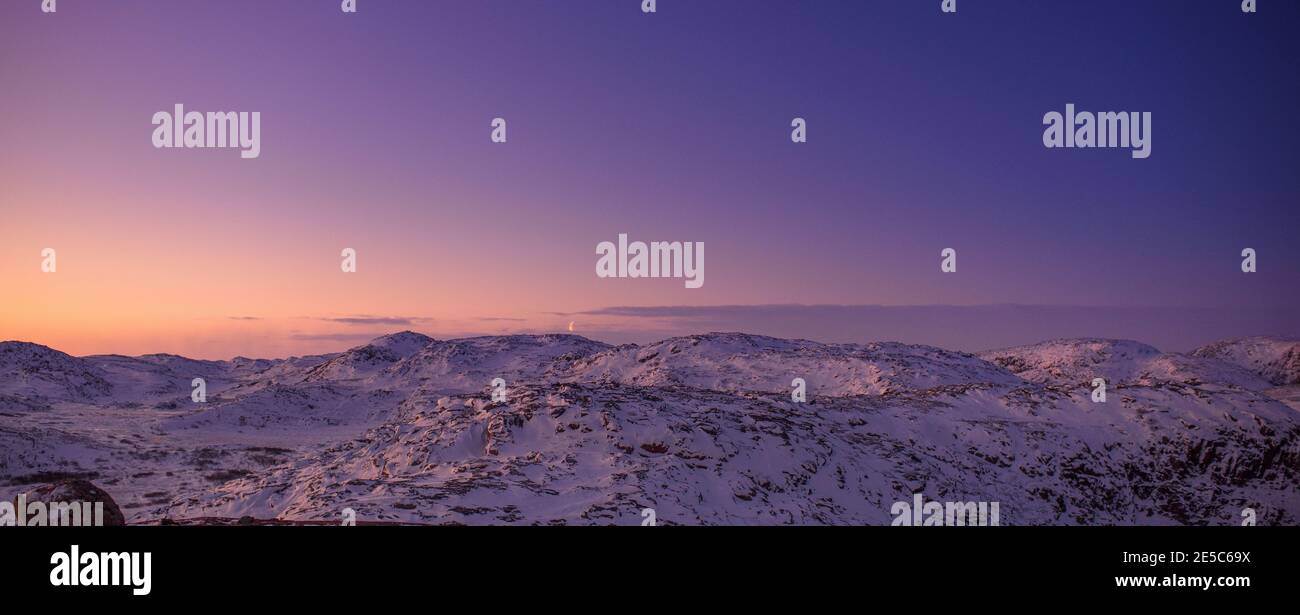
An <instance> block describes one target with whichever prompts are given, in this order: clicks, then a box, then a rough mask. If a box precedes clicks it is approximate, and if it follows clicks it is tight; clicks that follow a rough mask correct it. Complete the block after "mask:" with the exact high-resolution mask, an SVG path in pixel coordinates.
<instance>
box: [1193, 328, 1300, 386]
mask: <svg viewBox="0 0 1300 615" xmlns="http://www.w3.org/2000/svg"><path fill="white" fill-rule="evenodd" d="M1192 354H1193V355H1195V356H1198V357H1209V358H1214V359H1220V360H1223V361H1226V362H1228V363H1232V364H1234V365H1237V366H1240V367H1243V368H1246V369H1248V370H1250V371H1252V372H1254V373H1256V374H1258V375H1259V376H1260V377H1262V378H1264V379H1265V380H1267V381H1269V382H1270V383H1272V384H1275V385H1277V386H1286V385H1300V340H1296V339H1278V338H1271V337H1246V338H1238V339H1232V340H1224V341H1221V342H1216V343H1213V344H1210V345H1208V346H1203V347H1201V348H1198V349H1196V351H1195V352H1193V353H1192Z"/></svg>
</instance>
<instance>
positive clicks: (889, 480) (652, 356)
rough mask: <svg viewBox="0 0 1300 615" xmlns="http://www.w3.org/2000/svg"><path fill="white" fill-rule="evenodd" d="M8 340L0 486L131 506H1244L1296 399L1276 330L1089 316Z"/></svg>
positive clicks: (875, 514)
mask: <svg viewBox="0 0 1300 615" xmlns="http://www.w3.org/2000/svg"><path fill="white" fill-rule="evenodd" d="M1225 344H1231V343H1225ZM10 347H12V348H14V350H13V351H11V352H9V353H4V352H0V370H4V371H3V373H4V374H6V375H8V374H23V377H22V378H21V379H16V378H15V379H10V378H9V377H6V380H5V381H4V383H3V385H0V394H4V395H6V396H7V397H6V399H8V400H10V401H9V402H6V403H7V405H5V406H3V407H0V485H3V484H4V483H10V484H11V486H10V487H9V489H11V490H17V489H21V488H23V487H24V486H28V485H30V484H31V483H34V482H37V481H39V480H42V479H48V478H49V477H51V476H61V475H75V476H81V477H88V478H91V479H92V480H95V481H96V482H97V484H100V486H102V487H104V488H105V489H106V490H107V491H108V492H109V493H111V494H112V495H113V497H114V498H115V499H116V500H117V501H118V502H119V504H121V505H122V508H123V510H124V511H125V512H126V514H127V516H128V519H129V520H131V521H133V522H145V521H150V520H153V521H156V520H159V519H162V518H178V519H179V518H200V517H243V516H253V517H257V518H280V519H299V520H333V519H338V518H339V515H340V514H341V511H342V509H344V508H352V509H354V510H356V511H357V514H358V518H360V519H363V520H386V521H404V522H420V523H472V524H485V523H513V524H534V523H537V524H553V523H577V524H605V523H614V524H639V523H640V522H641V520H642V517H641V511H642V509H643V508H653V509H655V511H656V517H657V520H658V522H659V523H661V524H682V525H690V524H774V523H798V524H883V523H889V522H890V521H891V518H892V517H891V514H890V507H891V505H892V504H893V503H894V502H897V501H910V500H911V498H912V494H914V493H920V494H923V495H924V497H925V498H926V499H927V500H931V501H961V502H966V501H986V502H999V503H1000V516H1001V522H1002V523H1003V524H1125V525H1127V524H1180V523H1187V524H1232V523H1236V522H1237V521H1238V520H1239V518H1240V512H1241V510H1242V509H1243V508H1247V507H1249V508H1254V509H1255V510H1256V511H1257V513H1258V515H1259V521H1260V523H1265V524H1278V523H1285V524H1295V523H1297V522H1300V489H1297V485H1300V413H1297V411H1296V410H1294V409H1292V408H1290V407H1288V406H1287V405H1286V404H1284V403H1282V402H1280V401H1278V400H1277V399H1274V398H1273V397H1270V395H1269V394H1267V393H1268V392H1269V391H1268V390H1269V389H1270V387H1272V386H1273V385H1272V384H1270V382H1269V380H1270V379H1271V377H1265V374H1269V373H1272V372H1270V371H1268V370H1270V369H1272V368H1271V367H1269V366H1271V365H1274V364H1277V363H1278V362H1277V358H1276V357H1282V356H1285V352H1283V353H1281V354H1278V353H1275V352H1273V351H1271V350H1270V351H1269V352H1270V353H1273V354H1268V355H1267V356H1269V357H1274V358H1273V359H1269V360H1266V361H1262V362H1261V363H1260V365H1263V367H1256V366H1255V364H1252V363H1247V364H1246V366H1245V367H1243V366H1242V365H1241V363H1242V361H1241V360H1226V359H1231V358H1235V357H1238V356H1245V357H1251V356H1258V355H1259V353H1258V352H1256V353H1255V354H1250V353H1248V352H1244V351H1242V352H1240V353H1236V352H1235V351H1231V352H1230V351H1215V352H1213V353H1211V352H1201V351H1198V352H1197V353H1195V355H1177V354H1165V353H1161V352H1159V351H1158V350H1156V349H1154V348H1152V347H1150V346H1146V345H1143V344H1140V343H1137V342H1127V341H1113V340H1096V339H1082V340H1055V341H1051V342H1044V343H1042V344H1035V345H1031V346H1025V347H1021V348H1012V349H1005V350H999V351H991V352H987V353H982V354H981V355H978V356H976V355H970V354H964V353H957V352H950V351H946V350H942V349H939V348H933V347H927V346H915V345H907V344H898V343H873V344H821V343H817V342H810V341H803V340H782V339H775V338H768V337H761V336H753V335H746V334H740V333H714V334H706V335H693V336H687V337H681V338H673V339H669V340H664V341H662V342H658V343H656V344H650V345H646V346H618V347H610V346H608V345H605V344H601V343H599V342H594V341H591V340H587V339H585V338H581V337H577V336H573V335H543V336H504V337H481V338H470V339H462V340H446V341H443V340H435V339H431V338H428V337H425V336H422V335H419V334H415V333H409V332H403V333H398V334H394V335H389V336H384V337H382V338H378V339H376V340H374V341H372V342H370V343H368V344H364V345H362V346H358V347H356V348H352V349H350V350H347V351H345V352H342V353H338V354H332V355H322V356H316V357H300V358H292V359H284V360H252V359H242V358H241V359H236V360H234V361H230V362H210V361H191V360H188V359H183V358H181V357H170V356H160V355H151V356H148V357H137V358H128V357H87V358H84V359H77V358H73V357H69V356H67V355H64V354H62V353H58V352H56V351H53V350H50V349H48V348H43V347H39V346H35V345H31V344H25V345H16V344H15V343H6V344H5V345H3V346H0V348H10ZM1229 347H1232V348H1235V346H1229ZM1251 347H1252V348H1254V347H1269V348H1271V346H1267V344H1266V343H1265V342H1262V341H1256V342H1252V345H1251ZM1207 348H1211V347H1207ZM1202 350H1205V349H1202ZM1280 364H1281V365H1283V366H1285V365H1286V362H1285V361H1282V362H1281V363H1280ZM1248 368H1249V369H1248ZM199 376H201V377H204V378H207V379H208V380H209V381H210V382H213V383H216V384H215V385H214V386H213V387H211V388H210V389H209V396H210V397H209V401H208V402H207V403H205V404H195V403H192V402H191V401H190V399H189V391H190V388H189V380H190V378H192V377H199ZM1095 377H1102V378H1105V379H1107V381H1108V386H1109V387H1110V393H1109V396H1108V399H1107V401H1106V402H1105V403H1094V402H1092V401H1091V399H1090V396H1089V394H1090V392H1091V387H1090V383H1091V381H1092V379H1093V378H1095ZM494 378H502V379H504V380H505V381H506V382H507V388H506V400H505V401H504V402H494V401H492V399H491V392H492V391H491V388H490V382H491V381H492V379H494ZM794 378H803V379H805V380H806V382H807V385H808V389H807V391H808V400H807V402H806V403H795V402H793V401H792V399H791V397H790V391H791V381H792V380H793V379H794ZM4 489H5V488H3V487H0V492H3V491H4ZM0 495H8V494H5V493H0Z"/></svg>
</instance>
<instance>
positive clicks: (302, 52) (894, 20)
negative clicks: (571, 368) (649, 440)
mask: <svg viewBox="0 0 1300 615" xmlns="http://www.w3.org/2000/svg"><path fill="white" fill-rule="evenodd" d="M358 4H359V12H358V13H356V14H355V15H344V14H343V13H341V12H340V10H339V2H338V0H273V1H272V0H220V1H215V0H214V1H198V0H175V1H163V0H59V3H58V12H57V13H56V14H52V15H47V14H43V13H42V12H41V11H40V6H39V5H40V2H39V0H3V1H2V2H0V294H2V296H3V300H2V301H0V339H17V340H24V341H32V342H37V343H41V344H46V345H49V346H52V347H54V348H57V349H60V350H63V351H66V352H70V353H73V354H91V353H110V352H111V353H122V354H142V353H150V352H173V353H178V354H184V355H186V356H192V357H203V358H228V357H231V356H234V355H245V356H266V357H273V356H287V355H290V354H305V353H312V352H324V351H334V350H339V349H342V348H346V347H348V346H351V345H354V344H356V343H359V342H360V341H361V340H364V339H366V338H369V337H373V336H374V335H378V334H382V333H385V332H390V331H395V330H401V329H412V330H417V331H421V332H424V333H427V334H430V335H435V336H439V337H449V336H457V335H466V334H486V333H511V332H530V333H531V332H559V331H564V330H566V328H567V326H568V324H569V322H570V321H573V322H574V324H575V332H576V333H579V334H583V335H587V336H589V337H592V338H594V339H602V340H605V341H614V342H618V341H627V340H637V341H643V340H644V339H645V338H653V337H654V336H657V335H661V334H676V333H687V332H697V331H696V329H699V330H715V329H722V330H749V331H751V332H756V333H770V334H780V335H784V336H792V337H794V336H798V337H810V338H814V339H827V340H828V341H866V340H865V339H862V337H861V336H867V335H870V336H872V338H873V339H899V340H902V341H916V342H924V343H932V344H937V345H946V346H949V347H957V348H963V347H968V346H978V345H981V344H989V345H997V344H999V343H1000V342H1005V343H1008V344H1009V343H1023V342H1026V341H1033V339H1022V338H1027V337H1036V338H1037V339H1041V338H1042V337H1044V336H1064V335H1105V336H1116V335H1125V336H1132V337H1137V338H1138V339H1144V336H1143V334H1144V333H1149V335H1148V336H1146V338H1145V340H1144V341H1156V340H1159V339H1167V340H1168V343H1169V344H1171V345H1174V346H1179V345H1184V346H1185V345H1188V344H1191V343H1193V342H1195V341H1196V340H1199V339H1201V338H1205V337H1208V336H1211V335H1214V336H1218V335H1246V334H1300V241H1297V231H1298V230H1300V224H1297V223H1298V222H1300V214H1298V213H1297V211H1298V209H1297V207H1298V206H1300V203H1298V202H1297V196H1298V195H1300V166H1298V165H1297V162H1300V156H1298V155H1297V153H1296V146H1297V143H1300V139H1298V137H1300V123H1298V121H1297V117H1300V116H1297V114H1296V112H1295V106H1296V104H1297V101H1300V96H1297V94H1300V92H1298V90H1300V79H1297V75H1300V36H1297V32H1298V29H1297V28H1298V27H1300V3H1297V2H1289V1H1280V0H1279V1H1270V0H1260V3H1259V4H1260V8H1259V13H1258V14H1255V15H1245V14H1242V13H1241V12H1240V9H1239V4H1240V3H1239V2H1236V1H1235V0H1189V1H1178V2H1173V1H1159V0H1151V1H1148V0H1089V1H1087V2H1084V1H1081V0H1080V1H1065V0H1060V1H1038V0H1035V1H1029V0H1023V1H1012V0H959V12H958V14H956V15H942V14H941V13H940V12H939V0H889V1H885V0H842V1H841V0H815V1H776V0H772V1H740V0H727V1H724V0H660V1H659V3H658V4H659V6H658V12H657V13H656V14H653V15H645V14H643V13H642V12H641V11H640V8H639V5H640V1H639V0H527V1H526V0H410V1H402V0H360V2H359V3H358ZM177 103H183V104H184V105H185V106H186V109H187V110H194V111H259V112H261V116H262V133H261V141H262V143H261V156H260V158H258V159H256V160H243V159H241V158H240V156H239V154H238V152H237V151H236V150H229V149H215V150H199V149H192V150H184V149H155V148H154V147H153V146H152V143H151V135H152V133H153V126H152V125H151V123H150V120H151V118H152V116H153V114H154V113H155V112H158V111H170V110H171V109H172V106H173V105H174V104H177ZM1066 103H1074V104H1075V105H1077V106H1078V108H1079V109H1080V110H1086V111H1150V112H1152V114H1153V145H1152V153H1151V157H1150V158H1148V159H1146V160H1134V159H1132V158H1130V156H1129V154H1128V152H1127V151H1124V150H1107V149H1091V150H1078V149H1076V150H1061V149H1056V150H1049V149H1046V148H1044V147H1043V145H1042V133H1043V125H1042V118H1043V114H1044V113H1047V112H1049V111H1064V108H1065V105H1066ZM498 116H499V117H503V118H505V119H506V120H507V121H508V122H509V142H508V143H507V144H504V145H500V144H493V143H491V142H490V141H489V133H490V130H491V128H490V125H489V124H490V122H491V120H492V118H494V117H498ZM794 117H804V118H806V119H807V120H808V125H809V141H808V143H806V144H793V143H791V141H790V138H789V136H790V121H791V119H792V118H794ZM619 233H628V234H629V235H630V236H631V239H633V240H637V239H640V240H644V241H703V242H704V243H705V244H706V245H707V252H706V259H705V267H706V272H707V273H706V282H705V285H704V287H703V288H701V289H687V288H685V287H684V286H683V284H682V281H681V280H680V279H675V280H674V279H669V280H645V279H641V280H628V279H622V280H620V279H599V278H597V277H596V275H595V262H596V255H595V246H596V245H597V243H599V242H601V241H613V240H615V239H616V238H617V235H618V234H619ZM47 247H49V248H55V249H56V250H57V251H58V272H57V273H55V274H45V273H42V272H41V270H40V263H41V250H42V249H43V248H47ZM344 247H352V248H355V249H356V250H357V251H358V254H359V256H358V272H357V273H356V274H344V273H342V272H341V271H340V269H339V262H340V256H339V253H340V250H341V249H342V248H344ZM946 247H952V248H955V249H957V251H958V255H959V256H958V263H959V268H958V273H957V274H951V275H947V274H942V273H940V271H939V260H940V257H939V253H940V251H941V250H942V249H943V248H946ZM1244 247H1252V248H1255V249H1256V250H1257V251H1258V254H1259V272H1258V273H1255V274H1249V275H1247V274H1243V273H1242V272H1241V271H1240V261H1241V257H1240V256H1239V254H1240V252H1241V250H1242V248H1244ZM1007 304H1019V305H1031V306H1054V307H1052V308H1050V309H1048V310H1046V311H1041V310H1040V312H1041V313H1042V314H1048V316H1042V318H1043V319H1044V320H1042V321H1041V322H1040V321H1038V320H1035V321H1034V322H1035V326H1034V327H1032V328H1029V327H1027V328H1025V329H1018V328H1017V327H1016V323H1017V322H1021V321H1022V318H1023V313H1021V312H1017V311H1016V310H1015V309H1011V308H1008V309H1004V310H997V309H993V310H990V313H992V312H997V313H999V314H1001V316H999V317H998V318H1000V320H998V319H993V318H991V317H990V319H989V320H980V318H981V317H979V316H978V314H982V313H984V312H983V311H982V310H985V309H986V308H984V307H980V308H974V307H971V306H990V305H993V306H998V305H1003V306H1005V305H1007ZM819 305H821V306H825V305H841V306H890V307H889V308H888V309H889V310H892V311H891V312H890V314H891V316H890V317H889V318H882V317H881V314H880V313H879V312H873V311H872V310H873V309H874V308H863V307H855V308H843V309H838V308H837V309H826V308H824V307H823V308H816V307H807V308H802V307H799V306H819ZM906 306H957V308H954V309H956V312H953V313H954V314H956V313H961V314H965V315H967V316H968V317H969V316H970V315H971V314H976V316H974V317H970V318H972V319H971V320H960V318H962V317H958V316H954V317H953V318H956V319H958V320H960V324H959V325H958V324H954V323H956V322H957V321H956V320H954V321H949V322H948V324H949V326H948V327H947V328H945V327H944V326H942V324H941V323H940V324H935V325H934V326H932V327H921V326H920V325H918V324H917V323H918V322H922V321H918V320H916V318H914V317H913V315H915V314H917V313H919V312H909V311H908V310H910V309H913V308H908V307H906ZM963 306H964V307H963ZM917 309H919V308H917ZM926 309H927V310H929V311H925V312H924V314H926V315H927V316H926V317H927V318H936V316H935V314H941V313H943V312H935V311H934V308H926ZM945 309H947V308H945ZM1017 309H1018V308H1017ZM1052 310H1056V311H1052ZM1078 310H1091V311H1088V312H1087V313H1088V314H1092V316H1090V318H1091V319H1092V320H1080V317H1079V314H1081V313H1082V312H1079V311H1078ZM1099 310H1100V311H1099ZM1125 310H1128V311H1125ZM1161 310H1165V311H1161ZM1189 311H1191V312H1194V313H1195V314H1198V315H1199V316H1198V317H1196V318H1199V320H1197V319H1196V318H1192V317H1184V316H1185V315H1186V314H1188V313H1191V312H1189ZM1035 313H1039V312H1035ZM1138 313H1140V315H1141V316H1140V317H1138V316H1134V314H1138ZM783 314H784V315H783ZM1052 314H1055V315H1054V316H1052ZM1106 314H1111V315H1113V316H1112V317H1113V319H1114V320H1113V321H1112V320H1107V318H1108V317H1107V316H1106ZM1124 314H1128V316H1124ZM1179 314H1183V315H1184V316H1179ZM1256 315H1260V316H1258V317H1256ZM891 319H892V320H891ZM940 320H942V319H941V318H940ZM994 320H997V322H998V323H1000V324H998V325H996V326H995V325H994V324H991V323H993V321H994ZM926 322H929V321H926ZM764 323H766V324H764ZM799 323H807V324H806V326H805V325H800V324H799ZM864 323H866V324H868V325H870V324H874V328H872V327H867V328H865V329H864V328H863V327H864V326H866V325H864ZM888 323H896V324H897V327H894V326H893V325H888V326H887V324H888ZM1085 323H1086V324H1087V325H1088V326H1086V327H1085V326H1084V324H1085ZM1121 323H1122V326H1120V324H1121ZM1143 323H1148V324H1143ZM1112 324H1113V325H1114V326H1112ZM999 327H1000V328H999ZM1161 327H1163V329H1162V328H1161ZM972 329H975V330H986V331H995V332H996V331H1004V332H1005V335H1002V334H997V335H994V334H989V335H988V336H987V339H985V338H984V337H971V336H970V335H968V334H964V333H962V332H963V331H965V332H967V333H969V331H970V330H972ZM1148 329H1151V330H1150V331H1149V332H1148V331H1147V330H1148ZM948 330H951V331H952V333H951V335H949V334H948V333H943V331H948ZM1130 331H1131V333H1130ZM1204 341H1209V340H1208V339H1205V340H1204ZM971 349H974V348H971Z"/></svg>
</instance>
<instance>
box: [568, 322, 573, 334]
mask: <svg viewBox="0 0 1300 615" xmlns="http://www.w3.org/2000/svg"><path fill="white" fill-rule="evenodd" d="M569 333H573V321H572V320H570V321H569Z"/></svg>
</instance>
